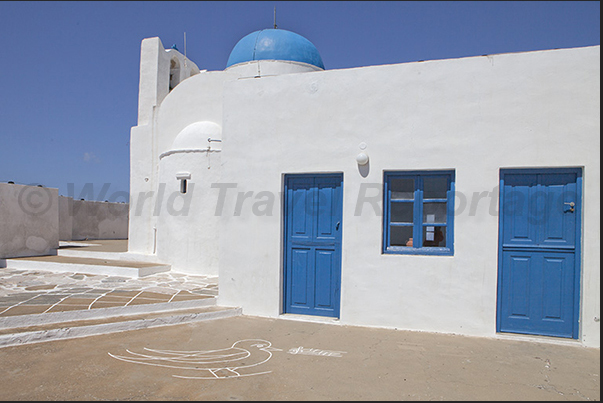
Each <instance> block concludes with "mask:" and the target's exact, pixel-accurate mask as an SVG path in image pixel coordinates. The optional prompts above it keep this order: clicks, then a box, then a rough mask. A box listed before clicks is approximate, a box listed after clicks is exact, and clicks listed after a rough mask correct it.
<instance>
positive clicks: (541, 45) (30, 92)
mask: <svg viewBox="0 0 603 403" xmlns="http://www.w3.org/2000/svg"><path fill="white" fill-rule="evenodd" d="M274 7H276V23H277V26H278V28H280V29H286V30H289V31H293V32H296V33H298V34H300V35H302V36H304V37H306V38H307V39H309V40H310V41H311V42H312V43H313V44H314V45H315V46H316V47H317V48H318V50H319V52H320V54H321V56H322V59H323V62H324V64H325V68H326V69H341V68H350V67H360V66H371V65H380V64H392V63H405V62H413V61H418V60H433V59H447V58H459V57H467V56H478V55H484V54H496V53H509V52H524V51H533V50H543V49H555V48H570V47H582V46H592V45H600V26H601V21H600V3H599V2H598V1H587V2H580V1H567V2H566V1H552V2H548V1H535V2H530V1H517V2H496V1H484V2H480V1H472V2H459V1H449V2H430V1H419V2H406V1H399V2H396V1H385V2H376V1H369V2H362V1H351V2H347V1H336V2H329V1H317V2H313V1H310V2H305V1H260V2H255V1H243V2H229V1H218V2H212V1H201V2H195V1H185V2H175V1H168V2H163V1H150V2H147V1H134V2H128V1H116V2H112V1H109V2H102V1H93V2H79V1H68V2H52V1H41V2H29V1H17V2H12V1H0V39H1V40H2V47H3V49H2V52H0V69H1V70H0V72H1V74H0V76H1V78H0V140H1V143H0V182H8V181H14V182H15V183H20V184H42V185H44V186H47V187H54V188H58V189H59V194H61V195H64V196H74V197H76V198H80V196H81V197H84V198H85V199H87V200H103V199H108V198H110V197H111V196H112V195H113V200H115V201H127V200H125V197H124V196H123V195H124V193H127V192H128V191H129V171H130V167H129V164H130V161H129V137H130V128H131V127H132V126H135V125H136V121H137V108H138V105H137V102H138V78H139V62H140V43H141V41H142V40H143V39H144V38H148V37H155V36H157V37H159V38H160V39H161V41H162V42H163V44H164V46H165V47H166V48H170V47H171V46H172V45H174V44H175V45H176V46H177V47H178V49H179V50H180V51H181V52H183V53H184V33H185V32H186V52H187V56H188V57H189V59H191V60H192V61H193V62H195V63H196V64H197V65H198V66H199V68H200V69H207V70H223V69H224V68H225V65H226V61H227V60H228V56H229V54H230V51H231V50H232V48H233V47H234V45H235V44H236V43H237V41H238V40H239V39H241V38H242V37H244V36H245V35H247V34H249V33H251V32H253V31H256V30H258V29H264V28H272V27H273V23H274ZM86 184H89V185H88V188H87V189H88V190H92V191H91V192H90V193H88V194H84V193H82V191H83V189H84V187H85V186H86ZM105 184H108V185H105ZM103 185H105V187H106V186H108V188H107V187H106V190H107V192H106V193H105V194H104V195H103V194H101V193H102V192H101V190H102V188H103ZM113 200H112V201H113Z"/></svg>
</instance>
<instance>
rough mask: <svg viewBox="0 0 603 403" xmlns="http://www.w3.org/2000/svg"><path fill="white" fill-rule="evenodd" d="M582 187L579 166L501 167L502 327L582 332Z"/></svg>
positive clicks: (538, 332) (522, 330)
mask: <svg viewBox="0 0 603 403" xmlns="http://www.w3.org/2000/svg"><path fill="white" fill-rule="evenodd" d="M513 171H521V172H517V173H515V172H513ZM580 186H581V170H580V169H569V168H567V169H548V170H530V169H524V170H503V171H501V210H500V211H501V216H500V223H501V230H500V231H501V236H500V239H501V241H500V242H501V244H500V249H499V254H500V256H501V257H500V263H499V284H498V313H497V330H498V331H500V332H510V333H524V334H535V335H545V336H556V337H567V338H577V337H578V316H579V292H578V290H579V270H578V267H579V265H578V262H579V248H578V242H577V240H579V230H580V228H579V222H580V208H581V205H580V204H581V203H580V199H581V194H580Z"/></svg>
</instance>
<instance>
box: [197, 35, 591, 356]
mask: <svg viewBox="0 0 603 403" xmlns="http://www.w3.org/2000/svg"><path fill="white" fill-rule="evenodd" d="M599 56H600V48H599V47H598V46H596V47H587V48H578V49H563V50H549V51H538V52H528V53H518V54H500V55H492V56H482V57H471V58H462V59H451V60H438V61H426V62H416V63H406V64H398V65H384V66H374V67H364V68H356V69H347V70H330V71H324V72H309V73H302V74H289V75H282V76H277V77H265V78H260V79H247V80H236V81H230V82H226V83H225V87H224V93H223V97H224V107H223V108H224V119H223V141H224V143H223V152H222V161H223V172H222V182H223V183H236V184H237V187H236V189H229V190H228V193H227V197H226V204H225V206H224V212H223V214H222V216H221V228H220V230H221V234H220V235H221V236H220V245H221V247H220V295H219V303H220V304H223V305H236V306H242V307H243V309H244V313H246V314H250V315H260V316H271V317H276V316H278V315H279V313H280V310H281V305H282V304H281V294H282V271H283V267H282V248H283V244H282V219H281V215H282V208H281V205H280V201H281V196H280V195H279V192H281V191H282V186H283V174H284V173H305V172H317V173H318V172H343V174H344V205H343V208H344V213H343V227H342V228H343V255H342V279H341V285H342V291H341V320H340V321H341V323H344V324H358V325H370V326H385V327H395V328H399V329H409V330H424V331H434V332H447V333H459V334H466V335H477V336H493V335H494V334H495V329H496V292H497V270H498V268H497V253H498V215H497V214H496V212H497V208H498V188H497V185H498V180H499V170H500V168H520V167H584V197H583V200H584V203H583V206H584V210H583V217H584V222H583V227H582V228H583V236H582V251H583V254H582V290H581V296H582V299H581V342H582V343H583V344H585V345H589V346H598V345H599V343H600V328H599V323H598V322H597V320H598V318H599V315H600V308H599V306H600V297H599V295H600V282H599V280H600V274H599V268H600V249H599V234H600V193H599V183H600V151H599V147H600V140H599V134H600V112H599V107H600V86H599V85H600V62H599ZM199 91H202V88H199ZM361 143H365V144H366V145H367V147H366V150H365V152H366V153H367V154H368V155H369V157H370V162H369V164H370V165H369V169H368V172H363V171H361V170H360V169H359V168H358V166H357V164H356V161H355V157H356V155H357V154H358V153H359V152H360V147H359V145H360V144H361ZM417 169H427V170H429V169H454V170H455V172H456V190H457V191H458V192H459V193H461V194H462V195H464V196H465V198H466V202H467V204H466V205H465V207H464V208H462V209H461V206H462V203H461V200H460V199H457V205H456V207H457V210H458V211H457V215H456V217H455V228H454V248H455V252H454V256H408V255H384V254H382V253H381V242H382V218H381V214H380V211H379V212H377V213H376V212H375V211H374V210H373V208H371V205H369V204H365V205H364V206H363V209H362V211H361V214H359V215H356V214H355V212H356V211H357V210H356V209H357V200H358V197H359V191H360V190H361V186H363V185H364V186H366V185H369V186H372V185H371V184H373V185H374V184H377V185H376V186H377V188H378V189H380V188H381V187H382V177H383V171H384V170H417ZM250 191H251V192H254V193H253V196H252V198H249V199H247V200H246V203H244V204H243V205H242V209H241V214H240V215H235V214H234V209H235V204H236V198H237V194H238V193H239V192H250ZM261 191H267V192H270V193H272V194H274V195H276V202H275V206H274V209H273V210H272V212H271V215H261V216H260V215H258V214H257V212H256V213H254V211H253V206H254V204H255V203H258V202H259V199H254V198H255V197H256V196H257V195H258V193H259V192H261ZM372 192H373V193H371V192H369V195H370V194H375V192H377V189H376V188H373V190H372ZM483 192H486V193H483ZM479 194H483V195H484V196H485V197H484V198H482V199H481V200H480V199H478V198H476V197H474V195H479ZM378 205H379V206H380V207H381V208H382V203H381V202H379V203H378ZM493 211H494V212H493Z"/></svg>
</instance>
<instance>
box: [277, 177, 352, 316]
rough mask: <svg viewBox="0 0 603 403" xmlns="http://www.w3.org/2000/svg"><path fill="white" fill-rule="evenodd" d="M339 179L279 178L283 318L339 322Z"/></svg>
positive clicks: (340, 179) (340, 216) (340, 180)
mask: <svg viewBox="0 0 603 403" xmlns="http://www.w3.org/2000/svg"><path fill="white" fill-rule="evenodd" d="M342 186H343V175H342V174H315V175H305V174H304V175H301V174H299V175H287V176H285V204H284V208H285V242H284V245H285V253H284V255H285V256H284V263H285V264H284V266H285V270H284V309H283V311H284V312H285V313H294V314H303V315H318V316H330V317H336V318H338V317H339V300H340V283H341V230H342V229H341V219H342V200H343V199H342Z"/></svg>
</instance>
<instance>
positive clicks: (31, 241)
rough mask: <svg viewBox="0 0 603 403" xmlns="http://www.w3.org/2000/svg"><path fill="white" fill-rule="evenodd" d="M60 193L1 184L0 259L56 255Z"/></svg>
mask: <svg viewBox="0 0 603 403" xmlns="http://www.w3.org/2000/svg"><path fill="white" fill-rule="evenodd" d="M58 197H59V191H58V189H54V188H46V187H38V186H26V185H17V184H8V183H0V259H6V258H14V257H25V256H43V255H56V250H57V249H58V247H59V201H58Z"/></svg>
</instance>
